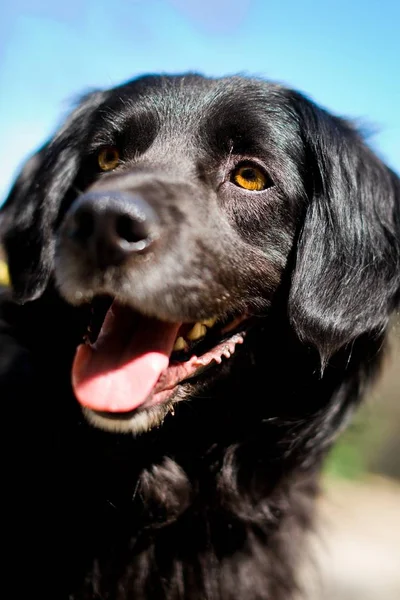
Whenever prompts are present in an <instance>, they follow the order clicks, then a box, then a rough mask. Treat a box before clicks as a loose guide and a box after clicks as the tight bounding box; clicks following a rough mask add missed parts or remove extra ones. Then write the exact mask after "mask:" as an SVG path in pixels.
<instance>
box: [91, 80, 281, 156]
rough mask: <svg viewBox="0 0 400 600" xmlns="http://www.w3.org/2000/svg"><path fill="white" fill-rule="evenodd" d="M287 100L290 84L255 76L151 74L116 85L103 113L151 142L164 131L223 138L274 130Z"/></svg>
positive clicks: (119, 127)
mask: <svg viewBox="0 0 400 600" xmlns="http://www.w3.org/2000/svg"><path fill="white" fill-rule="evenodd" d="M285 102H286V101H285V89H284V88H282V87H280V86H278V85H276V84H273V83H268V82H264V81H263V82H262V81H257V80H254V79H246V78H243V77H228V78H221V79H211V78H206V77H202V76H199V75H184V76H146V77H142V78H139V79H136V80H133V81H131V82H128V83H127V84H124V85H122V86H120V87H118V88H116V89H114V90H112V91H111V92H110V96H109V98H108V100H107V101H106V103H105V105H103V106H102V108H101V114H102V115H106V119H105V120H104V122H105V123H106V126H107V127H111V128H113V129H114V130H115V131H116V133H121V132H126V131H127V130H130V131H131V133H132V134H133V135H131V137H132V138H135V139H136V140H139V139H140V140H142V142H143V140H146V143H145V144H144V145H145V146H147V147H148V146H149V145H151V144H152V143H153V142H154V140H155V139H156V138H157V137H159V136H160V134H161V135H162V136H163V138H164V139H165V138H166V137H169V138H171V137H173V138H175V139H177V138H184V139H185V140H186V141H188V140H190V139H193V138H196V139H197V141H198V139H199V135H200V138H201V139H202V140H203V141H204V140H206V139H207V138H209V139H210V140H211V142H212V143H215V142H220V143H223V142H224V140H225V139H230V138H232V137H235V136H236V137H241V138H245V137H246V136H247V137H251V136H253V137H257V134H259V133H265V131H266V130H272V129H273V127H274V123H276V122H277V120H278V119H277V115H278V112H279V113H282V114H283V113H285V112H287V111H286V108H285Z"/></svg>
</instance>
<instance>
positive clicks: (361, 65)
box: [0, 0, 400, 202]
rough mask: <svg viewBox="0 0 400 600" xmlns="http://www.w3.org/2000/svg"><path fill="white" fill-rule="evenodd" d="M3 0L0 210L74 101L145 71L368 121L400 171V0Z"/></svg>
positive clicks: (0, 7)
mask: <svg viewBox="0 0 400 600" xmlns="http://www.w3.org/2000/svg"><path fill="white" fill-rule="evenodd" d="M0 3H1V4H0V20H1V22H0V136H1V140H2V149H3V152H2V156H1V167H0V202H1V199H2V198H4V195H5V194H6V192H7V190H8V188H9V186H10V183H11V181H12V178H13V176H14V174H15V172H16V169H17V168H18V167H19V165H20V164H21V162H22V161H23V160H24V158H25V157H26V156H27V154H29V153H30V152H32V151H33V150H34V149H35V148H36V147H37V146H38V145H39V144H40V143H41V142H42V141H43V140H44V139H46V137H47V136H49V135H50V134H51V132H52V131H53V130H54V128H55V127H56V126H57V124H58V123H59V122H60V120H61V119H62V116H63V115H65V114H66V112H67V111H68V107H69V105H70V103H71V101H72V100H73V99H74V98H75V97H76V96H77V95H79V94H80V93H81V92H83V91H85V90H87V89H92V88H94V87H101V88H104V87H108V86H110V85H113V84H116V83H119V82H120V81H123V80H126V79H129V78H131V77H133V76H135V75H138V74H141V73H144V72H158V71H163V72H175V73H176V72H182V71H187V70H195V71H200V72H204V73H205V74H208V75H224V74H229V73H238V72H242V73H246V74H255V75H257V76H264V77H266V78H269V79H274V80H278V81H280V82H283V83H286V84H288V85H290V86H292V87H295V88H297V89H300V90H301V91H303V92H305V93H307V94H308V95H309V96H311V97H312V98H313V99H314V100H316V101H318V102H319V103H320V104H322V105H324V106H325V107H327V108H329V109H330V110H332V111H334V112H336V113H337V114H340V115H343V116H346V117H350V118H355V119H357V120H360V121H361V123H362V124H365V123H366V124H367V125H369V128H370V129H371V130H373V131H374V135H373V136H372V137H371V138H370V140H369V141H370V144H371V145H372V146H373V147H374V148H375V149H376V150H377V151H378V152H379V153H380V154H381V156H382V157H383V158H384V159H385V160H387V161H388V162H389V164H390V165H391V166H392V167H394V168H395V170H397V171H398V172H400V65H399V63H400V32H399V23H400V2H399V1H398V0H364V1H360V0H338V1H336V2H334V1H331V0H320V1H317V0H301V1H298V0H297V1H296V0H281V1H280V2H276V0H273V1H270V0H241V1H238V0H114V2H111V1H110V0H108V1H106V0H68V2H61V1H60V2H58V1H57V0H11V2H10V1H7V0H0Z"/></svg>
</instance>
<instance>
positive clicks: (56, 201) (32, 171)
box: [0, 92, 106, 303]
mask: <svg viewBox="0 0 400 600" xmlns="http://www.w3.org/2000/svg"><path fill="white" fill-rule="evenodd" d="M105 96H106V93H105V92H93V93H90V94H88V95H87V96H85V98H83V100H82V101H81V103H80V104H79V106H78V107H77V108H76V109H75V110H74V111H73V112H72V114H71V115H70V116H69V118H68V119H67V120H66V122H65V123H64V125H63V126H62V127H61V128H60V129H59V131H58V132H57V133H56V134H55V136H54V137H53V139H51V140H50V141H49V142H48V143H47V144H46V145H45V146H43V148H41V149H40V150H39V151H38V152H37V153H36V154H35V155H34V156H32V157H31V158H30V159H29V160H28V161H27V163H26V164H25V166H24V167H23V169H22V171H21V173H20V174H19V176H18V178H17V180H16V182H15V184H14V186H13V188H12V189H11V192H10V194H9V196H8V198H7V199H6V202H5V204H4V207H3V208H2V212H1V215H0V216H1V221H0V235H1V239H2V243H3V245H4V248H5V251H6V255H7V261H8V267H9V271H10V277H11V283H12V287H13V291H14V297H15V299H16V300H17V301H18V302H21V303H23V302H26V301H28V300H34V299H35V298H37V297H39V296H40V295H41V294H42V293H43V291H44V289H45V287H46V285H47V282H48V280H49V276H50V274H51V271H52V268H53V259H54V225H55V221H56V218H57V213H58V210H59V207H60V205H61V202H62V200H63V198H64V197H65V196H66V194H67V193H68V191H69V190H70V188H71V186H72V185H73V182H74V179H75V177H76V175H77V173H78V170H79V167H80V163H81V155H82V148H83V146H84V144H85V140H86V137H87V136H88V133H89V128H90V124H91V121H92V119H93V115H94V112H95V110H96V108H98V107H99V106H100V104H101V103H102V102H103V101H104V99H105Z"/></svg>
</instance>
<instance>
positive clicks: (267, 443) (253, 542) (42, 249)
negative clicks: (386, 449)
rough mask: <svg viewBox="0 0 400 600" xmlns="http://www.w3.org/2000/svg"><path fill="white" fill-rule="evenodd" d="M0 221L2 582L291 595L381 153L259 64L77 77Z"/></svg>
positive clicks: (361, 294) (398, 254)
mask: <svg viewBox="0 0 400 600" xmlns="http://www.w3.org/2000/svg"><path fill="white" fill-rule="evenodd" d="M2 236H3V241H4V246H5V249H6V253H7V257H8V263H9V268H10V273H11V279H12V284H13V291H14V299H13V300H12V301H11V300H9V299H8V298H7V297H6V296H4V298H3V302H2V323H3V324H2V334H1V336H2V337H1V341H2V346H1V355H0V369H1V372H0V378H1V379H0V381H1V386H2V387H1V398H2V401H3V402H2V406H3V416H4V418H5V421H3V422H5V423H6V424H7V427H8V423H9V424H10V429H12V437H11V436H10V437H11V439H10V440H9V441H7V450H8V452H9V453H10V452H11V455H12V457H13V458H12V460H10V466H9V467H8V468H6V473H5V476H4V477H5V478H6V481H7V482H8V487H7V489H8V490H9V493H8V496H7V497H8V498H9V507H8V510H7V511H6V512H5V514H6V515H7V516H8V517H9V518H10V519H12V525H13V526H12V528H11V529H12V532H11V535H10V536H9V538H10V539H9V541H8V542H7V543H8V546H7V554H8V557H9V563H10V570H9V573H11V574H12V578H13V579H12V586H13V587H12V589H13V593H11V596H12V597H15V598H17V597H18V598H22V597H31V596H32V595H33V593H35V594H36V595H37V596H38V597H41V598H44V597H49V598H52V600H59V599H64V598H68V599H69V600H82V599H89V598H90V599H95V598H102V599H110V600H133V599H152V600H157V599H160V600H161V599H169V600H172V599H174V600H178V599H184V598H185V599H190V600H194V599H196V600H204V599H206V598H207V599H208V600H221V599H223V600H236V599H240V600H244V599H249V600H250V599H251V600H267V599H268V600H281V599H288V598H292V597H293V594H294V593H295V592H296V590H297V572H298V568H299V564H300V563H299V561H300V559H301V558H302V553H303V552H304V549H305V546H306V536H305V533H306V532H307V530H308V529H309V528H310V527H311V525H312V520H313V505H314V499H315V495H316V491H317V487H318V486H317V483H318V473H319V471H320V468H321V463H322V461H323V458H324V456H325V455H326V453H327V451H328V450H329V448H330V447H331V445H332V443H333V441H334V439H335V437H336V434H337V432H338V431H339V430H340V429H341V428H342V427H343V425H344V423H345V422H346V421H347V419H348V417H349V415H350V413H351V411H352V409H353V408H354V406H355V405H356V403H357V402H358V400H359V399H360V397H361V396H362V394H363V393H364V391H365V387H366V385H367V384H368V383H369V382H370V381H371V379H372V377H373V376H374V375H375V374H376V372H377V371H378V367H379V364H380V362H381V357H382V353H383V348H384V342H385V335H386V331H387V326H388V320H389V316H390V314H391V313H392V312H393V311H394V310H395V309H396V306H397V305H398V303H399V298H400V184H399V179H398V178H397V176H396V175H395V174H394V173H393V172H391V171H390V170H389V169H388V168H387V167H386V166H385V165H384V164H383V163H382V162H381V161H380V160H379V159H378V158H377V157H376V156H375V155H374V154H373V153H372V152H371V150H370V149H369V148H368V147H367V146H366V145H365V144H364V142H363V141H362V139H361V137H360V136H359V135H358V133H357V132H356V131H355V129H354V128H353V127H352V126H351V125H350V124H349V123H347V122H345V121H344V120H341V119H339V118H336V117H334V116H332V115H330V114H328V113H327V112H325V111H324V110H322V109H321V108H319V107H317V106H315V105H314V104H313V103H312V102H310V101H309V100H307V99H306V98H305V97H303V96H302V95H300V94H299V93H296V92H294V91H291V90H288V89H285V88H284V87H281V86H279V85H274V84H271V83H265V82H262V81H258V80H252V79H245V78H240V77H230V78H225V79H206V78H203V77H200V76H197V75H185V76H174V77H164V76H162V77H161V76H146V77H143V78H140V79H137V80H135V81H132V82H129V83H127V84H125V85H122V86H121V87H118V88H116V89H112V90H109V91H105V92H94V93H91V94H90V95H88V96H86V97H85V98H84V99H83V100H82V102H81V103H80V104H79V106H78V107H77V108H76V109H75V110H74V112H73V113H72V115H71V116H70V117H69V118H68V119H67V121H66V123H65V124H64V125H63V126H62V127H61V129H60V130H59V131H58V132H57V134H56V135H55V136H54V138H53V139H52V140H50V142H49V143H48V144H46V145H45V146H44V147H43V148H42V149H41V150H40V151H39V152H38V153H37V154H36V155H35V156H34V157H33V158H31V160H30V161H29V162H28V163H27V165H26V166H25V168H24V169H23V171H22V173H21V175H20V176H19V178H18V179H17V181H16V183H15V186H14V188H13V190H12V191H11V194H10V196H9V198H8V200H7V202H6V204H5V207H4V210H3V215H2ZM122 433H123V434H124V435H122ZM127 433H128V435H127ZM10 448H11V450H10ZM27 594H28V595H27ZM8 595H10V593H9V594H8Z"/></svg>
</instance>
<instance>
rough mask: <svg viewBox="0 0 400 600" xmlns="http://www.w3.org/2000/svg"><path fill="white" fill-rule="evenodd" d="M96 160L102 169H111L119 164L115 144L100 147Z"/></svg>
mask: <svg viewBox="0 0 400 600" xmlns="http://www.w3.org/2000/svg"><path fill="white" fill-rule="evenodd" d="M97 161H98V163H99V167H100V169H101V170H102V171H112V170H113V169H115V167H117V166H118V164H119V152H118V149H117V148H115V146H106V147H105V148H102V149H101V150H100V152H99V153H98V155H97Z"/></svg>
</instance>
